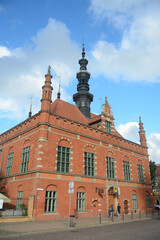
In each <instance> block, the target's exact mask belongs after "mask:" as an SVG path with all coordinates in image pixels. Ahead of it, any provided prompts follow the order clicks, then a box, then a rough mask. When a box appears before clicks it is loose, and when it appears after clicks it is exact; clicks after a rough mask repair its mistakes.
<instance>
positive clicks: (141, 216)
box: [139, 211, 142, 219]
mask: <svg viewBox="0 0 160 240" xmlns="http://www.w3.org/2000/svg"><path fill="white" fill-rule="evenodd" d="M139 218H140V219H141V218H142V216H141V211H139Z"/></svg>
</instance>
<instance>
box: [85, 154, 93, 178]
mask: <svg viewBox="0 0 160 240" xmlns="http://www.w3.org/2000/svg"><path fill="white" fill-rule="evenodd" d="M84 156H85V167H84V168H85V175H88V176H94V168H95V166H94V165H95V164H94V154H93V153H89V152H85V154H84Z"/></svg>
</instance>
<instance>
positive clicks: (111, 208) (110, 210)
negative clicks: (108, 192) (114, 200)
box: [109, 204, 113, 218]
mask: <svg viewBox="0 0 160 240" xmlns="http://www.w3.org/2000/svg"><path fill="white" fill-rule="evenodd" d="M109 212H110V218H113V204H111V206H110V208H109Z"/></svg>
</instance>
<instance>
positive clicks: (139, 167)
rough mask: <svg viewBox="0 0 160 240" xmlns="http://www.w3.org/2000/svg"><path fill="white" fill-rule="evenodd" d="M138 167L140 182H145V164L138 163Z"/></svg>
mask: <svg viewBox="0 0 160 240" xmlns="http://www.w3.org/2000/svg"><path fill="white" fill-rule="evenodd" d="M137 168H138V177H139V182H141V183H143V182H144V176H143V166H142V165H141V164H137Z"/></svg>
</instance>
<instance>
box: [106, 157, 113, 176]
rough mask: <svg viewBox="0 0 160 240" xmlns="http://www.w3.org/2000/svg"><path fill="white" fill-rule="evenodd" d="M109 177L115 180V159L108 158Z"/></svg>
mask: <svg viewBox="0 0 160 240" xmlns="http://www.w3.org/2000/svg"><path fill="white" fill-rule="evenodd" d="M107 177H108V178H115V167H114V158H111V157H107Z"/></svg>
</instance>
